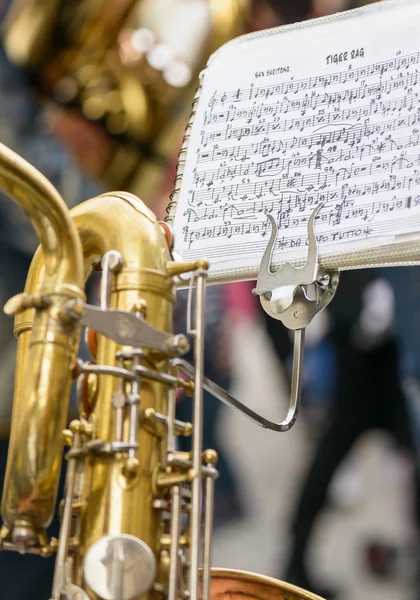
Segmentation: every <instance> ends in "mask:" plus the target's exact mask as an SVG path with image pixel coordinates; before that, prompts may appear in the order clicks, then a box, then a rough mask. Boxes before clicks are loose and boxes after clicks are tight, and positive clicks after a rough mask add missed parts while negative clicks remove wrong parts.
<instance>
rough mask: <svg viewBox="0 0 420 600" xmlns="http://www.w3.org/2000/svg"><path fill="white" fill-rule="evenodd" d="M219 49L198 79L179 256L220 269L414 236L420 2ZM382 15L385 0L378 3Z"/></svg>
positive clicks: (417, 223) (417, 220)
mask: <svg viewBox="0 0 420 600" xmlns="http://www.w3.org/2000/svg"><path fill="white" fill-rule="evenodd" d="M417 4H418V5H417V6H416V3H415V2H413V1H407V2H404V1H399V2H395V3H391V5H387V6H386V8H385V9H384V8H383V9H380V10H377V11H376V10H375V11H373V10H370V11H366V12H359V13H358V14H357V15H356V14H354V16H352V17H351V18H349V17H347V18H343V19H342V18H339V19H335V20H330V21H328V22H325V21H324V22H320V21H313V22H312V23H311V24H310V25H307V26H304V27H298V28H294V29H283V30H281V31H278V30H277V32H276V33H271V35H266V36H262V37H254V38H248V39H246V40H243V41H241V42H236V43H235V42H234V43H231V44H228V45H227V46H226V47H225V48H222V49H221V51H220V52H219V53H217V54H216V56H215V57H214V58H213V60H211V61H210V64H209V66H208V68H207V69H206V70H205V72H204V77H203V86H202V90H201V95H200V99H199V102H198V106H197V113H196V115H195V119H194V122H193V127H192V132H191V139H190V141H189V145H188V152H187V160H186V165H185V171H184V175H183V180H182V185H181V192H180V196H179V200H178V207H177V212H176V216H175V222H174V228H175V240H176V241H175V250H176V252H177V253H178V254H179V255H180V256H181V257H182V259H183V260H193V259H195V258H198V257H200V256H206V257H207V258H208V259H209V260H210V263H211V267H212V269H213V270H216V271H217V270H219V271H221V270H226V269H232V270H234V269H240V268H244V267H247V268H255V267H258V265H259V264H260V261H261V257H262V255H263V252H264V249H265V248H266V246H267V242H268V239H269V237H270V232H271V226H270V223H269V221H268V219H267V215H268V214H271V215H273V216H274V218H275V219H276V221H277V223H278V227H279V233H278V237H277V241H276V246H275V252H274V257H273V259H274V262H275V263H283V262H284V261H286V260H292V261H293V260H294V259H298V258H302V257H304V256H305V255H306V252H307V248H306V247H307V225H308V218H309V216H310V214H311V213H312V212H313V210H314V209H315V207H316V206H317V205H318V204H319V203H323V207H322V209H321V211H320V213H319V215H318V216H317V219H316V222H315V232H316V236H317V239H318V242H319V245H320V255H321V256H322V255H323V254H325V253H337V252H338V253H339V252H346V251H348V249H349V248H350V247H351V249H354V248H362V249H363V248H371V247H373V246H375V245H378V244H389V243H391V242H392V241H393V240H395V239H396V238H395V236H397V235H398V236H401V235H402V234H408V233H410V232H420V97H419V92H420V81H419V68H420V34H419V22H420V3H417ZM378 6H379V5H378Z"/></svg>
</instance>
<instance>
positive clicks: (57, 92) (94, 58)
mask: <svg viewBox="0 0 420 600" xmlns="http://www.w3.org/2000/svg"><path fill="white" fill-rule="evenodd" d="M250 12H251V1H250V0H78V2H76V3H75V2H74V0H42V2H39V0H11V6H10V8H9V10H8V12H7V14H6V18H5V22H4V24H3V26H2V30H1V33H2V42H3V44H4V47H5V50H6V52H7V55H8V57H9V59H10V60H11V62H13V63H14V64H16V65H18V66H19V67H20V68H22V69H24V70H25V71H26V72H27V73H28V74H29V76H30V79H31V81H32V83H33V85H34V87H35V89H36V91H37V94H38V96H39V97H40V98H41V99H42V100H43V101H44V103H45V102H46V103H48V104H49V106H54V107H57V106H59V107H61V108H62V109H65V110H68V111H72V112H74V113H76V114H79V115H80V116H81V117H83V119H86V120H87V121H88V122H89V123H90V124H91V125H92V126H94V127H96V128H97V134H101V139H102V146H103V150H102V152H103V154H104V156H105V158H104V166H101V167H97V169H99V172H96V167H95V172H93V173H91V174H92V175H93V176H95V177H97V178H98V179H100V180H101V181H102V182H104V183H105V185H106V189H117V188H118V189H124V190H126V191H131V192H133V193H135V194H136V195H139V196H141V197H142V198H143V199H144V201H145V202H146V203H148V202H150V201H151V199H152V198H154V197H155V196H156V193H159V190H160V187H161V183H162V178H163V177H164V173H165V171H166V170H167V168H168V166H170V165H171V164H172V160H173V156H174V153H175V152H177V150H178V148H179V144H180V132H182V130H183V129H184V128H185V125H186V123H187V121H188V119H189V116H190V112H191V111H190V107H191V103H192V99H193V97H194V93H195V91H196V85H197V78H198V75H199V73H200V71H201V69H202V68H203V67H204V66H205V63H206V61H207V58H208V56H209V55H210V54H211V53H212V52H214V51H215V50H216V49H217V48H218V47H219V46H221V45H222V44H224V43H225V42H227V41H229V40H230V39H232V38H234V37H236V36H238V35H240V34H242V33H245V31H246V30H247V21H248V18H249V15H250ZM191 21H192V22H191Z"/></svg>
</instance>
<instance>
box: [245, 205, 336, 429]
mask: <svg viewBox="0 0 420 600" xmlns="http://www.w3.org/2000/svg"><path fill="white" fill-rule="evenodd" d="M321 208H322V204H319V205H318V206H317V207H316V208H315V210H314V211H313V213H312V214H311V216H310V218H309V221H308V256H307V259H306V262H305V264H304V265H303V266H302V267H295V266H293V265H292V264H291V263H289V262H288V263H286V264H285V265H284V266H283V267H281V268H280V269H279V270H278V271H276V272H272V271H271V259H272V254H273V250H274V246H275V242H276V238H277V231H278V230H277V223H276V221H275V220H274V218H273V217H272V216H271V215H267V216H268V219H269V220H270V221H271V226H272V229H271V237H270V241H269V242H268V245H267V248H266V250H265V252H264V255H263V258H262V260H261V265H260V269H259V272H258V279H257V286H256V288H255V289H254V290H253V293H254V294H256V295H258V296H259V297H260V301H261V305H262V307H263V308H264V310H265V311H266V312H267V313H268V314H269V315H270V316H271V317H273V318H274V319H278V320H280V321H282V323H283V324H284V325H285V326H286V327H287V328H288V329H292V330H294V332H295V339H294V348H293V369H292V389H291V393H290V405H289V410H288V413H287V416H286V419H285V420H284V421H283V422H282V426H283V427H282V430H283V431H287V430H288V429H290V428H291V427H292V426H293V424H294V422H295V420H296V417H297V414H298V410H299V402H300V396H301V389H302V365H303V354H304V342H305V327H307V326H308V325H309V323H310V322H311V321H312V319H313V318H314V316H315V315H316V314H317V313H319V312H320V311H321V310H322V309H324V308H325V307H326V306H327V305H328V304H329V303H330V302H331V300H332V299H333V297H334V294H335V292H336V289H337V286H338V280H339V273H338V271H334V272H331V273H327V272H326V271H325V270H324V269H322V268H321V267H320V265H319V262H318V245H317V241H316V237H315V228H314V223H315V217H316V215H317V214H318V212H319V211H320V210H321Z"/></svg>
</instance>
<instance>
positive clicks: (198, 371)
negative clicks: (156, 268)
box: [189, 269, 207, 600]
mask: <svg viewBox="0 0 420 600" xmlns="http://www.w3.org/2000/svg"><path fill="white" fill-rule="evenodd" d="M206 277H207V272H206V271H205V270H204V269H200V270H199V271H198V272H197V274H196V305H195V327H194V330H195V343H194V366H195V377H194V404H193V424H194V431H193V439H192V466H193V469H194V471H195V474H196V475H195V479H193V481H192V484H191V488H192V499H191V521H190V571H189V586H190V589H189V592H190V600H198V597H199V596H198V594H199V587H200V582H199V570H200V542H201V535H200V534H201V531H200V530H201V513H202V507H201V502H202V478H203V475H202V461H203V458H202V451H203V379H204V327H205V310H206V296H205V289H206V287H205V286H206Z"/></svg>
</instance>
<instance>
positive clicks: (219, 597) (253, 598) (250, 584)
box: [210, 569, 322, 600]
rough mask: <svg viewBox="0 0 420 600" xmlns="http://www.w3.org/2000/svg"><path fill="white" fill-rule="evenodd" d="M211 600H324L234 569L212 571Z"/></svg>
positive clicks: (291, 586)
mask: <svg viewBox="0 0 420 600" xmlns="http://www.w3.org/2000/svg"><path fill="white" fill-rule="evenodd" d="M210 599H211V600H236V599H238V600H322V598H320V597H319V596H316V595H315V594H312V593H311V592H307V591H306V590H302V589H301V588H299V587H296V586H295V585H291V584H290V583H285V582H284V581H279V580H278V579H273V578H272V577H266V576H264V575H257V574H256V573H249V572H247V571H236V570H233V569H212V570H211V594H210Z"/></svg>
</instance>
